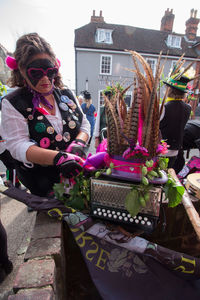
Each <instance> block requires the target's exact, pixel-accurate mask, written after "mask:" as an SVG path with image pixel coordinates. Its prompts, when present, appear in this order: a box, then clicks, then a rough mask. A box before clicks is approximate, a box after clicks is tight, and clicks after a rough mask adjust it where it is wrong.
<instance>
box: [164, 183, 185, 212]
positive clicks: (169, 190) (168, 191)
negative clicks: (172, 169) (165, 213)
mask: <svg viewBox="0 0 200 300" xmlns="http://www.w3.org/2000/svg"><path fill="white" fill-rule="evenodd" d="M164 192H165V196H166V198H167V199H168V200H169V203H168V206H169V207H175V206H177V205H178V204H179V203H180V202H181V200H182V197H183V194H184V192H185V188H184V187H183V186H182V185H177V184H176V182H175V181H173V180H171V179H169V180H168V182H167V183H166V184H165V186H164Z"/></svg>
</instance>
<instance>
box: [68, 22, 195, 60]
mask: <svg viewBox="0 0 200 300" xmlns="http://www.w3.org/2000/svg"><path fill="white" fill-rule="evenodd" d="M97 28H104V29H111V30H113V33H112V38H113V44H105V43H97V42H95V33H96V30H97ZM172 34H175V35H177V36H181V37H182V45H181V46H182V48H181V49H178V48H170V47H168V46H167V44H166V41H167V37H168V35H169V33H168V32H165V31H160V30H152V29H145V28H139V27H132V26H127V25H116V24H107V23H105V22H104V23H94V22H92V23H89V24H87V25H85V26H83V27H80V28H78V29H76V30H75V42H74V46H75V47H76V48H88V49H89V48H90V49H91V48H92V49H100V50H115V51H124V49H127V50H134V51H137V52H140V53H152V54H159V53H160V51H161V50H162V54H163V55H165V54H167V52H168V55H171V56H180V55H182V54H183V53H185V57H191V58H196V57H197V54H196V53H195V51H194V48H192V47H191V46H192V45H193V44H192V43H191V42H188V41H186V39H185V38H184V37H185V36H184V34H177V33H172ZM199 42H200V37H197V40H196V43H199Z"/></svg>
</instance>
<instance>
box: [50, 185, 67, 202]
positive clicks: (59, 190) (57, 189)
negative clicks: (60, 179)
mask: <svg viewBox="0 0 200 300" xmlns="http://www.w3.org/2000/svg"><path fill="white" fill-rule="evenodd" d="M53 190H54V193H55V196H56V198H57V199H58V200H63V194H64V193H65V185H64V183H55V184H54V185H53Z"/></svg>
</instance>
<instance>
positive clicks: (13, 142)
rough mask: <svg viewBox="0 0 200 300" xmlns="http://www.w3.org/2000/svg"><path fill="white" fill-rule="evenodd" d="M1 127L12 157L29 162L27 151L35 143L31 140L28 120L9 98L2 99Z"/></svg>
mask: <svg viewBox="0 0 200 300" xmlns="http://www.w3.org/2000/svg"><path fill="white" fill-rule="evenodd" d="M1 128H2V137H3V139H5V140H6V148H7V149H8V151H10V153H11V155H12V157H13V158H15V159H17V160H19V161H21V162H24V163H28V162H29V161H28V160H27V158H26V151H27V150H28V148H29V147H30V146H32V145H35V143H34V142H31V141H30V137H29V130H28V123H27V120H26V119H25V118H24V117H23V115H22V114H20V113H19V112H18V111H17V110H16V109H15V108H14V107H13V106H12V104H11V103H10V102H9V101H8V100H7V99H4V100H3V101H2V115H1Z"/></svg>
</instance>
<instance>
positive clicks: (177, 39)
mask: <svg viewBox="0 0 200 300" xmlns="http://www.w3.org/2000/svg"><path fill="white" fill-rule="evenodd" d="M181 39H182V37H181V36H178V35H175V34H169V35H168V37H167V46H168V47H172V48H178V49H180V48H181Z"/></svg>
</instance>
